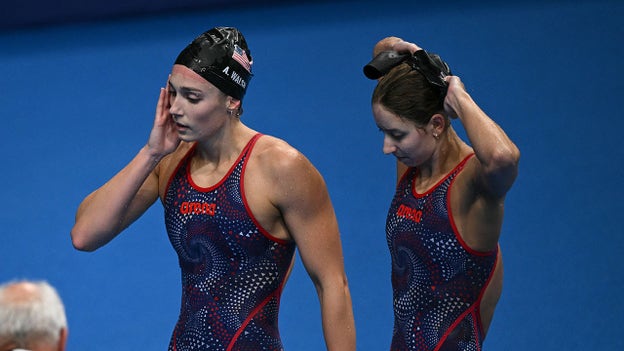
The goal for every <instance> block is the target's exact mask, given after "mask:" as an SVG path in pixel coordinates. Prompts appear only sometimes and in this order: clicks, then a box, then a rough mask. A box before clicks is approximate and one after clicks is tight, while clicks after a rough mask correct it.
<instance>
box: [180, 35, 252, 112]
mask: <svg viewBox="0 0 624 351" xmlns="http://www.w3.org/2000/svg"><path fill="white" fill-rule="evenodd" d="M175 64H177V65H183V66H186V67H188V68H190V69H191V70H193V71H194V72H195V73H197V74H199V75H200V76H202V77H203V78H204V79H206V80H207V81H208V82H210V83H212V84H213V85H214V86H216V87H217V88H218V89H219V90H221V91H222V92H223V93H225V94H226V95H229V96H231V97H233V98H235V99H238V100H242V99H243V97H244V96H245V92H246V91H247V86H248V85H249V81H250V80H251V77H252V76H253V74H252V73H251V66H252V64H253V60H252V57H251V52H250V51H249V47H248V46H247V41H245V37H243V34H242V33H241V32H240V31H239V30H238V29H236V28H233V27H215V28H212V29H210V30H208V31H206V32H204V33H202V34H200V35H199V36H198V37H197V38H195V39H194V40H193V41H192V42H191V43H190V44H189V45H188V46H186V48H184V50H182V52H180V54H179V55H178V57H177V58H176V60H175Z"/></svg>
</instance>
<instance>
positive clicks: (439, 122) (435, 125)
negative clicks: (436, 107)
mask: <svg viewBox="0 0 624 351" xmlns="http://www.w3.org/2000/svg"><path fill="white" fill-rule="evenodd" d="M429 125H430V126H431V134H433V135H442V133H443V132H444V130H446V117H444V115H443V114H440V113H436V114H435V115H433V116H431V119H430V120H429Z"/></svg>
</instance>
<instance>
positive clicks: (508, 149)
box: [375, 37, 520, 199]
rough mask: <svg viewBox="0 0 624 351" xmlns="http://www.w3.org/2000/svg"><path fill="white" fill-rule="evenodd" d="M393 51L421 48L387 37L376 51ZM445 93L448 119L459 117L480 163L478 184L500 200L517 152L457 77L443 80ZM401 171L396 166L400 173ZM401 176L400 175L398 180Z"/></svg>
mask: <svg viewBox="0 0 624 351" xmlns="http://www.w3.org/2000/svg"><path fill="white" fill-rule="evenodd" d="M382 50H396V51H398V52H411V53H414V52H416V51H418V50H421V48H420V47H419V46H418V45H416V44H414V43H410V42H406V41H403V40H402V39H400V38H396V37H388V38H385V39H383V40H381V41H379V42H378V43H377V45H376V46H375V52H379V51H382ZM446 81H447V83H448V91H447V94H446V98H445V100H444V108H445V110H446V112H447V113H448V114H449V116H450V117H451V118H459V119H460V120H461V122H462V124H463V126H464V129H465V130H466V133H467V135H468V139H469V140H470V143H471V145H472V147H473V149H474V151H475V155H476V156H477V159H478V160H479V162H480V163H481V166H482V169H481V171H482V173H481V175H480V179H479V180H478V183H479V185H480V186H481V187H482V188H483V189H484V191H485V192H486V193H487V195H489V196H490V197H491V198H494V199H502V198H504V196H505V194H506V193H507V191H509V188H510V187H511V185H512V184H513V182H514V180H515V179H516V176H517V174H518V161H519V159H520V151H519V150H518V148H517V147H516V145H515V144H514V143H513V142H512V141H511V140H510V139H509V137H508V136H507V134H505V132H504V131H503V130H502V129H501V128H500V127H499V126H498V125H497V124H496V123H495V122H494V121H493V120H492V119H491V118H490V117H488V116H487V115H486V114H485V112H483V110H481V108H480V107H479V106H478V105H477V104H476V103H475V102H474V100H472V98H471V96H470V95H469V94H468V93H467V92H466V90H465V88H464V84H463V83H462V82H461V80H460V79H459V77H457V76H449V77H447V78H446ZM402 170H404V168H402V167H401V165H399V172H400V171H402ZM400 176H401V175H400V174H399V177H400Z"/></svg>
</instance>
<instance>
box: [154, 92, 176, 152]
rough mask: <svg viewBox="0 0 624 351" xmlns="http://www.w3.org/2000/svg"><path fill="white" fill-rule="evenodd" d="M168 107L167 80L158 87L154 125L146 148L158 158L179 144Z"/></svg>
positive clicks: (169, 105)
mask: <svg viewBox="0 0 624 351" xmlns="http://www.w3.org/2000/svg"><path fill="white" fill-rule="evenodd" d="M170 107H171V104H170V101H169V82H167V87H166V88H160V96H159V97H158V103H157V104H156V116H155V117H154V126H153V127H152V131H151V133H150V136H149V140H148V141H147V149H148V150H149V151H150V153H152V155H154V156H155V157H157V158H159V159H160V158H162V157H164V156H165V155H167V154H170V153H172V152H173V151H175V149H176V148H177V147H178V145H179V144H180V137H179V136H178V131H177V128H176V124H175V121H174V120H173V118H172V117H171V114H170V113H169V108H170Z"/></svg>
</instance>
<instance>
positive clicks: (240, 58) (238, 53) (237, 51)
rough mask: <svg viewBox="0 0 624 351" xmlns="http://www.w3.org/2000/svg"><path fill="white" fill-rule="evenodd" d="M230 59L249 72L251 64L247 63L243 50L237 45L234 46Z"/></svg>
mask: <svg viewBox="0 0 624 351" xmlns="http://www.w3.org/2000/svg"><path fill="white" fill-rule="evenodd" d="M232 58H233V59H234V60H236V62H238V63H240V64H241V66H243V67H245V69H246V70H247V71H249V72H251V62H249V59H248V58H247V54H246V53H245V50H243V49H241V48H240V47H239V46H238V45H234V52H233V53H232Z"/></svg>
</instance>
